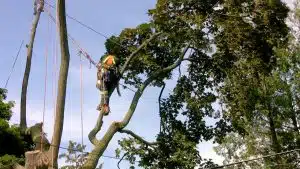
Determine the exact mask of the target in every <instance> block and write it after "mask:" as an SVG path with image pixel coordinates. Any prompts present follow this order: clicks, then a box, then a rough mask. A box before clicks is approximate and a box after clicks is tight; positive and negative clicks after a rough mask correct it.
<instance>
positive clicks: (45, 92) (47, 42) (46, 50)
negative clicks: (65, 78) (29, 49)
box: [40, 19, 50, 152]
mask: <svg viewBox="0 0 300 169" xmlns="http://www.w3.org/2000/svg"><path fill="white" fill-rule="evenodd" d="M47 36H48V37H47V40H46V49H45V79H44V104H43V114H42V116H43V121H42V126H41V138H40V139H41V143H43V136H44V122H45V111H46V96H47V79H48V48H49V41H50V20H49V19H48V24H47ZM48 38H49V39H48ZM42 151H43V144H41V152H42Z"/></svg>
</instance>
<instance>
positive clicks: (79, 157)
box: [59, 141, 88, 169]
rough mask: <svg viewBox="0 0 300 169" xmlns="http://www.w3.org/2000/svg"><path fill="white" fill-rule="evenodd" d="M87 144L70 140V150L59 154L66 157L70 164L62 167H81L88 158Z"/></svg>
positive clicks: (65, 168) (70, 168) (73, 168)
mask: <svg viewBox="0 0 300 169" xmlns="http://www.w3.org/2000/svg"><path fill="white" fill-rule="evenodd" d="M85 147H86V146H85V145H81V144H79V143H76V142H73V141H69V146H68V150H67V152H66V153H62V154H60V155H59V158H60V159H63V158H64V159H65V162H66V163H67V164H69V165H66V166H63V167H61V168H62V169H79V168H80V167H81V166H82V165H83V163H84V162H85V160H86V157H87V155H88V154H87V153H86V152H84V150H85Z"/></svg>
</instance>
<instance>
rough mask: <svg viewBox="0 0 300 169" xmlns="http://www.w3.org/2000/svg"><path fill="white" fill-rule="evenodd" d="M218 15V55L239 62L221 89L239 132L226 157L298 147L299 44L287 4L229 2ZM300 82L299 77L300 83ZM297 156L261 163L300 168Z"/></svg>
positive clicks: (230, 138)
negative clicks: (292, 37) (293, 39)
mask: <svg viewBox="0 0 300 169" xmlns="http://www.w3.org/2000/svg"><path fill="white" fill-rule="evenodd" d="M220 12H221V15H220V16H219V17H215V20H214V23H215V25H216V26H217V27H219V31H218V32H217V33H216V34H215V40H216V44H217V48H218V50H217V52H216V54H215V56H216V57H227V58H228V59H229V60H230V61H232V62H234V64H232V68H230V69H225V73H226V76H227V77H226V79H225V81H224V84H223V85H222V86H221V87H220V88H219V91H220V93H221V100H222V102H223V103H224V104H225V107H226V108H225V111H224V112H223V117H224V119H226V120H228V121H229V123H230V124H231V125H232V127H233V129H234V132H233V133H231V134H230V135H227V136H226V137H225V139H223V140H222V139H221V140H222V141H220V140H219V141H220V143H222V144H221V145H220V146H219V147H218V148H217V150H218V152H219V153H220V154H221V155H225V157H226V161H227V162H232V161H239V160H242V159H248V158H250V157H257V156H261V155H267V154H271V153H280V152H282V151H286V150H291V149H295V148H296V147H297V142H298V141H297V140H298V139H297V137H299V131H297V130H295V129H296V128H298V127H297V126H298V121H299V117H297V116H298V115H297V112H298V110H299V107H298V106H297V105H296V103H297V97H296V96H297V95H298V94H297V88H298V86H297V84H296V81H295V80H294V78H295V77H296V76H297V75H298V74H299V73H298V66H299V58H298V54H299V53H298V47H297V46H295V45H291V44H295V43H292V42H291V41H290V43H289V34H288V32H289V29H288V27H287V25H286V23H285V20H286V18H287V15H288V8H287V7H286V6H285V4H284V3H283V2H281V1H277V0H271V1H242V2H236V1H228V2H226V3H224V7H223V8H222V9H221V10H220ZM297 83H298V82H297ZM295 158H296V155H295V154H290V155H286V156H279V155H278V156H275V157H270V158H267V159H264V161H262V162H260V163H256V164H252V163H251V164H245V165H250V166H252V167H255V165H256V167H258V168H269V167H270V168H286V167H288V168H295V167H296V166H295V165H297V161H296V160H295Z"/></svg>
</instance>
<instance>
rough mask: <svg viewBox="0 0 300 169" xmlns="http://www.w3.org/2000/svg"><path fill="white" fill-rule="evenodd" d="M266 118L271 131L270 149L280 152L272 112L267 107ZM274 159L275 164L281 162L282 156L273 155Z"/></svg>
mask: <svg viewBox="0 0 300 169" xmlns="http://www.w3.org/2000/svg"><path fill="white" fill-rule="evenodd" d="M269 108H270V107H269ZM268 119H269V125H270V132H271V133H270V135H271V142H272V149H273V151H274V152H275V153H280V152H281V146H280V144H279V141H278V138H277V134H276V129H275V124H274V119H273V112H272V110H271V109H269V113H268ZM275 159H276V163H277V164H283V161H282V158H281V156H280V155H277V156H275ZM276 168H277V167H276ZM279 168H283V166H282V167H279Z"/></svg>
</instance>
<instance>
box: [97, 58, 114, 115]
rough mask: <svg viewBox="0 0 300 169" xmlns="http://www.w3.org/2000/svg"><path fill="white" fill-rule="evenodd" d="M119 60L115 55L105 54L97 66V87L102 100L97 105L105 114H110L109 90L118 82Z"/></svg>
mask: <svg viewBox="0 0 300 169" xmlns="http://www.w3.org/2000/svg"><path fill="white" fill-rule="evenodd" d="M117 66H118V65H117V61H116V57H115V56H113V55H107V56H104V57H103V59H100V61H99V63H98V65H97V67H98V72H97V85H96V86H97V88H98V89H99V90H100V91H101V93H100V95H101V102H100V104H99V105H98V107H97V110H99V111H100V112H101V111H103V113H104V115H108V114H109V112H110V108H109V91H110V89H111V87H112V86H113V85H115V84H114V83H116V82H117V77H116V75H117Z"/></svg>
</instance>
